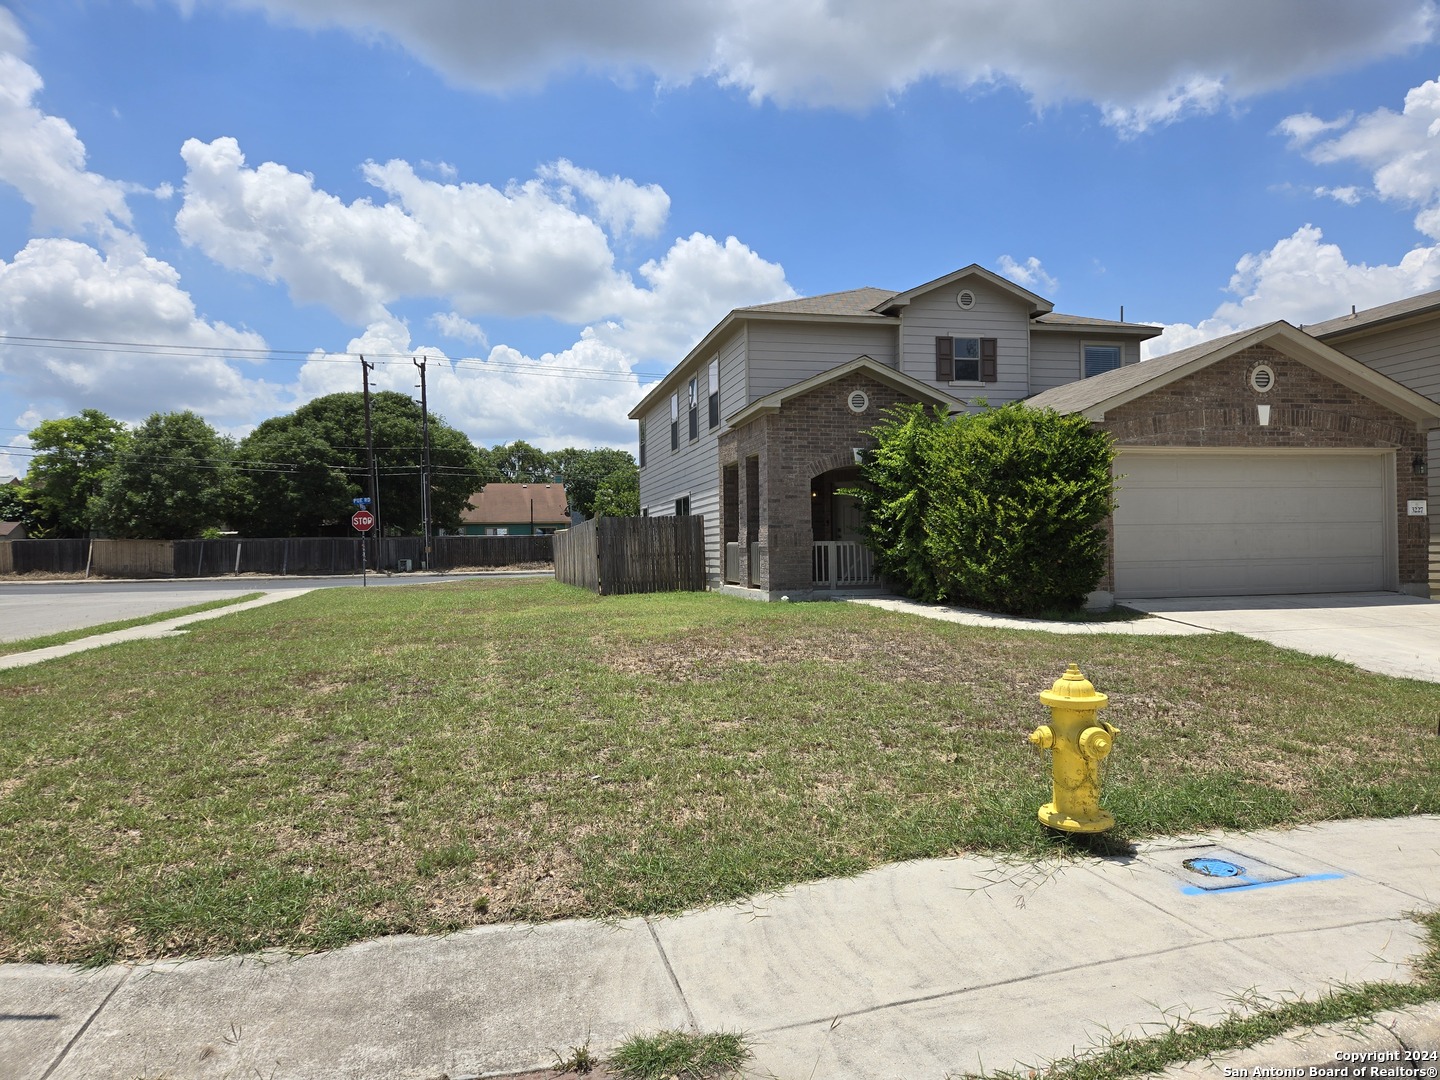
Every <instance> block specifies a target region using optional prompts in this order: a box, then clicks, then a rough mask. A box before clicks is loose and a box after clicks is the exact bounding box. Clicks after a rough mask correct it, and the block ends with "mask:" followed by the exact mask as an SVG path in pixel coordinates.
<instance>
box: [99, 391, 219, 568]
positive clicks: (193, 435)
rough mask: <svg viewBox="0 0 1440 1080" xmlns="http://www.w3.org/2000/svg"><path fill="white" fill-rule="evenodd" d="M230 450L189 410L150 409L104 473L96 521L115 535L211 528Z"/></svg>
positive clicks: (183, 533) (169, 536)
mask: <svg viewBox="0 0 1440 1080" xmlns="http://www.w3.org/2000/svg"><path fill="white" fill-rule="evenodd" d="M233 449H234V448H233V446H232V445H231V444H230V442H229V440H227V439H224V438H222V437H221V436H220V435H219V434H217V433H216V431H215V429H214V428H212V427H211V426H210V425H209V424H207V423H206V422H205V421H204V420H203V419H201V418H200V417H199V416H197V415H195V414H194V413H193V412H190V411H189V410H186V411H184V412H170V413H153V414H152V415H151V416H150V418H149V419H148V420H146V421H145V422H144V423H143V424H141V425H140V427H139V428H137V429H136V430H135V433H134V435H133V436H132V437H131V439H130V440H129V443H128V444H127V446H126V447H125V450H124V451H123V452H122V453H121V454H120V455H119V456H118V458H117V460H116V462H115V465H114V467H113V468H112V469H111V470H110V473H109V475H108V476H107V477H106V479H105V485H104V487H103V488H102V489H101V492H100V495H99V498H98V508H99V509H98V518H99V520H100V521H101V523H102V524H103V525H104V527H105V528H106V529H108V530H109V532H110V533H112V534H113V535H115V536H117V537H121V538H147V539H156V540H184V539H189V538H192V537H196V536H199V535H200V534H201V532H203V531H204V530H205V529H209V528H214V527H216V526H217V525H219V524H221V523H222V522H223V521H224V519H225V501H224V494H225V487H226V478H227V473H228V469H229V464H230V456H231V454H232V452H233Z"/></svg>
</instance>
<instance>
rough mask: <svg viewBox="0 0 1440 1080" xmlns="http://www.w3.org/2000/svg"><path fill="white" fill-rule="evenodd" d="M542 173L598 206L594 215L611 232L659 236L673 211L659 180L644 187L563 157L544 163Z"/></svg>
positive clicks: (563, 187) (565, 191)
mask: <svg viewBox="0 0 1440 1080" xmlns="http://www.w3.org/2000/svg"><path fill="white" fill-rule="evenodd" d="M539 172H540V176H541V177H543V178H544V179H546V180H551V181H554V182H555V183H557V184H559V185H561V191H562V193H564V194H565V195H568V194H569V192H571V191H574V192H576V193H578V194H580V195H581V196H583V197H584V198H585V199H586V200H588V201H589V202H590V204H591V205H592V206H593V207H594V208H595V216H596V218H597V219H599V221H600V223H601V224H602V225H604V226H605V228H606V229H607V230H609V232H610V235H611V236H615V237H622V236H625V235H627V234H634V235H635V236H658V235H659V234H660V230H661V228H663V227H664V225H665V219H666V218H667V217H668V216H669V214H670V196H669V195H667V194H666V193H665V189H664V188H662V187H661V186H660V185H659V184H646V185H644V186H643V187H642V186H641V185H639V184H637V183H635V181H634V180H629V179H627V178H625V177H623V176H601V175H600V174H599V173H598V172H595V171H594V170H593V169H582V168H580V167H579V166H578V165H574V164H572V163H571V162H569V161H566V160H565V159H564V158H561V159H560V160H559V161H556V162H554V163H552V164H550V165H545V166H542V167H541V169H540V170H539Z"/></svg>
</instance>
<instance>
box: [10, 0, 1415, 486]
mask: <svg viewBox="0 0 1440 1080" xmlns="http://www.w3.org/2000/svg"><path fill="white" fill-rule="evenodd" d="M1437 34H1440V16H1437V12H1436V9H1435V5H1434V4H1433V3H1431V2H1428V0H1424V2H1422V0H1367V3H1365V4H1355V3H1353V2H1352V0H1267V2H1266V3H1265V4H1255V3H1254V2H1253V0H1209V2H1207V3H1206V4H1203V5H1202V4H1176V5H1155V4H1153V3H1152V2H1150V0H1093V2H1091V3H1087V4H1083V5H1082V4H1073V3H1063V2H1060V0H888V2H886V3H884V4H881V3H864V2H858V0H857V2H850V3H844V2H841V0H765V2H764V3H760V2H758V0H689V2H686V0H630V2H627V3H626V4H624V5H605V4H596V3H593V2H592V0H554V2H551V3H545V4H541V3H534V2H532V0H503V2H501V0H409V2H407V3H406V4H403V5H402V4H394V3H390V2H388V0H12V2H9V3H4V2H3V0H0V474H3V473H9V472H15V473H23V472H24V470H25V467H26V464H27V461H28V455H27V453H26V450H25V445H26V443H25V438H24V436H25V432H26V431H28V430H29V429H30V428H32V427H33V426H34V425H35V424H36V423H38V422H39V421H40V420H43V419H47V418H51V417H57V416H65V415H70V414H73V413H75V412H78V411H79V410H80V409H82V408H87V407H90V408H98V409H101V410H103V411H106V412H108V413H110V414H112V415H114V416H117V417H120V418H121V419H124V420H126V421H130V422H138V421H140V420H143V419H144V418H145V416H146V415H148V414H149V413H151V412H153V411H157V410H168V409H180V408H190V409H193V410H195V411H196V412H198V413H200V414H201V415H203V416H205V417H206V418H207V419H208V420H210V421H211V423H213V424H214V425H215V426H216V427H218V428H220V429H221V430H222V431H225V432H228V433H230V434H234V435H237V436H238V435H243V434H244V433H245V432H247V431H248V430H249V429H250V428H251V427H253V426H254V425H255V424H256V423H258V422H259V421H260V420H262V419H264V418H265V417H267V416H272V415H276V414H277V413H283V412H288V411H291V410H292V409H294V408H295V407H297V406H298V405H300V404H302V403H303V402H305V401H306V400H309V399H310V398H312V397H314V396H317V395H319V394H322V393H329V392H332V391H335V390H351V389H358V388H359V383H360V368H359V361H358V359H355V355H354V354H359V353H363V354H365V355H366V356H367V357H368V358H370V359H372V360H375V361H376V362H377V363H378V365H379V366H378V369H377V372H376V382H377V385H379V386H380V387H382V388H390V389H398V390H402V391H404V392H408V393H415V394H417V395H418V391H417V390H415V389H414V384H415V383H416V381H417V379H416V372H415V368H414V367H413V366H412V363H411V360H410V357H412V356H421V355H424V356H428V357H429V359H428V360H427V364H428V372H429V399H430V403H431V406H432V408H433V409H435V411H436V412H438V413H440V414H441V415H443V416H444V417H445V418H446V419H447V420H448V421H449V422H451V423H453V424H455V425H456V426H458V427H460V428H462V429H463V430H465V431H466V432H467V433H468V434H469V435H470V436H471V438H473V439H474V440H475V441H476V442H477V443H480V444H482V445H493V444H495V443H499V442H508V441H511V440H513V439H517V438H524V439H527V440H529V441H531V442H534V443H537V444H538V445H541V446H544V447H546V448H550V449H553V448H558V447H562V446H582V447H586V446H599V445H613V446H625V447H633V438H634V427H633V424H632V423H630V422H629V421H628V420H626V419H625V414H626V412H627V411H628V409H629V408H630V407H631V406H632V405H633V404H634V402H635V401H637V400H638V399H639V397H640V396H641V394H642V393H643V392H644V387H645V385H647V383H648V382H649V381H651V380H653V379H654V378H655V377H656V376H657V375H659V374H663V373H664V372H665V371H667V370H669V368H670V367H671V366H673V365H674V364H675V363H676V362H678V361H679V360H680V359H681V358H682V357H683V356H684V355H685V352H686V351H687V350H688V348H689V347H690V346H691V345H693V343H694V342H695V341H697V340H698V339H699V338H700V337H701V336H702V335H703V334H704V333H705V331H706V330H708V329H709V328H710V327H711V326H712V325H713V324H714V323H715V322H716V321H718V320H719V319H720V318H721V317H723V315H724V314H725V313H726V311H728V310H729V309H730V308H732V307H736V306H739V305H743V304H751V303H762V302H766V301H770V300H776V299H783V298H785V297H788V296H792V295H797V294H798V295H813V294H816V293H822V292H829V291H835V290H840V289H849V288H856V287H859V286H863V285H871V286H879V287H884V288H892V289H897V290H899V289H905V288H909V287H912V286H914V285H917V284H920V283H922V282H924V281H927V280H930V279H932V278H935V277H939V276H941V275H943V274H945V273H948V272H949V271H951V270H954V269H956V268H958V267H960V266H964V265H966V264H968V263H971V262H978V263H980V264H982V265H984V266H987V267H989V268H991V269H994V270H996V271H997V272H1000V273H1003V274H1006V275H1008V276H1010V277H1012V278H1014V279H1015V280H1017V281H1019V282H1020V283H1021V284H1024V285H1026V286H1027V287H1028V288H1031V289H1033V290H1034V291H1036V292H1039V293H1041V294H1042V295H1044V296H1047V297H1049V298H1050V299H1051V300H1053V301H1054V303H1055V305H1056V308H1057V310H1060V311H1065V312H1071V313H1075V314H1081V315H1095V316H1103V317H1116V316H1118V315H1119V312H1120V308H1121V306H1122V305H1123V306H1124V309H1125V316H1126V318H1128V319H1131V320H1136V321H1145V322H1154V323H1158V324H1163V325H1165V326H1166V327H1167V330H1166V333H1165V334H1164V335H1163V337H1162V338H1160V339H1158V349H1159V350H1160V351H1168V350H1169V349H1170V348H1175V347H1181V346H1183V345H1188V344H1192V343H1193V342H1195V341H1197V340H1201V339H1202V338H1204V337H1207V336H1215V335H1217V334H1221V333H1226V332H1229V331H1230V330H1232V329H1235V328H1238V327H1240V326H1248V325H1253V324H1256V323H1260V322H1265V321H1269V320H1271V319H1276V318H1286V319H1289V320H1290V321H1292V322H1295V323H1305V322H1313V321H1316V320H1319V319H1323V318H1327V317H1331V316H1334V315H1337V314H1341V313H1343V312H1344V311H1348V310H1349V307H1350V305H1351V304H1355V305H1357V306H1359V307H1361V308H1364V307H1369V306H1373V305H1375V304H1379V303H1384V302H1386V301H1389V300H1393V299H1396V298H1399V297H1402V296H1406V295H1410V294H1413V293H1417V292H1423V291H1428V290H1431V289H1436V288H1440V83H1437V79H1440V48H1437V44H1436V38H1437ZM1432 127H1433V130H1432Z"/></svg>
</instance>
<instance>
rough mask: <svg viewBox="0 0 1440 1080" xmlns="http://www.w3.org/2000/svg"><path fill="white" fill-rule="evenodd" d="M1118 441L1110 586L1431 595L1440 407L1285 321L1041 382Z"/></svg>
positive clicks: (1058, 404) (1164, 592) (1147, 593)
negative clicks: (1430, 509)
mask: <svg viewBox="0 0 1440 1080" xmlns="http://www.w3.org/2000/svg"><path fill="white" fill-rule="evenodd" d="M1028 404H1030V405H1032V406H1034V407H1036V408H1053V409H1055V410H1057V411H1058V412H1063V413H1083V414H1084V415H1085V416H1086V417H1088V418H1089V419H1090V420H1091V421H1092V422H1093V423H1094V424H1095V425H1096V426H1097V427H1099V428H1101V429H1103V430H1105V431H1107V432H1109V433H1110V435H1111V436H1112V437H1113V438H1114V440H1115V445H1116V450H1117V453H1116V457H1115V466H1114V472H1115V477H1116V509H1115V514H1114V517H1113V518H1112V522H1111V524H1112V528H1111V529H1110V538H1111V544H1110V547H1111V559H1110V565H1109V570H1108V572H1107V574H1106V577H1105V579H1104V580H1103V581H1102V582H1101V584H1100V594H1099V595H1097V596H1095V597H1092V603H1102V602H1104V601H1107V600H1109V599H1110V598H1112V597H1113V598H1116V599H1125V598H1131V597H1134V598H1138V597H1154V596H1206V595H1245V594H1253V593H1304V592H1353V591H1369V590H1387V591H1399V592H1405V593H1411V594H1413V595H1417V596H1428V595H1429V590H1428V578H1429V572H1428V565H1427V564H1428V548H1429V522H1428V520H1427V518H1426V516H1425V513H1426V507H1425V499H1426V475H1425V474H1426V464H1425V445H1426V433H1427V432H1428V431H1429V430H1431V429H1432V428H1434V427H1435V426H1436V425H1437V424H1440V405H1437V404H1436V403H1435V402H1433V401H1431V400H1430V399H1429V398H1426V397H1424V396H1423V395H1421V394H1418V393H1416V392H1415V391H1413V390H1411V389H1409V388H1407V387H1405V386H1403V385H1401V384H1400V383H1398V382H1396V381H1395V380H1393V379H1390V378H1388V377H1386V376H1384V375H1382V374H1380V373H1379V372H1377V371H1376V370H1374V369H1373V368H1371V367H1367V366H1366V365H1365V364H1362V363H1360V362H1359V361H1358V360H1356V359H1354V358H1353V357H1351V356H1347V355H1345V354H1344V353H1342V352H1340V351H1339V350H1337V349H1335V348H1333V347H1331V346H1330V345H1328V344H1326V343H1325V342H1323V341H1319V340H1317V339H1316V338H1315V337H1312V336H1311V335H1310V334H1307V333H1305V332H1303V331H1301V330H1299V329H1297V328H1296V327H1293V326H1291V325H1290V324H1289V323H1285V322H1275V323H1271V324H1269V325H1268V326H1261V327H1257V328H1255V329H1253V330H1246V331H1242V332H1240V333H1237V334H1231V335H1229V336H1228V337H1223V338H1218V339H1216V340H1214V341H1207V342H1205V343H1203V344H1201V345H1196V346H1194V347H1193V348H1189V349H1183V350H1181V351H1179V352H1176V353H1171V354H1169V355H1167V356H1161V357H1157V358H1155V359H1153V360H1147V361H1146V362H1145V363H1143V364H1140V365H1138V366H1136V367H1133V368H1127V369H1125V370H1122V371H1112V372H1109V373H1108V374H1105V375H1101V376H1098V377H1096V378H1093V379H1086V380H1084V381H1082V382H1077V383H1072V384H1070V385H1068V386H1061V387H1056V388H1054V389H1052V390H1048V391H1045V392H1044V393H1041V394H1038V395H1036V396H1035V397H1034V398H1032V399H1031V400H1030V401H1029V402H1028Z"/></svg>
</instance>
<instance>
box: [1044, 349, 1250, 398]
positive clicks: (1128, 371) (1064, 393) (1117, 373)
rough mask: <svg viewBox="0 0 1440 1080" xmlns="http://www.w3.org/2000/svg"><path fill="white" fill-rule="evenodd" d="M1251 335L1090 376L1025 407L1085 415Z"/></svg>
mask: <svg viewBox="0 0 1440 1080" xmlns="http://www.w3.org/2000/svg"><path fill="white" fill-rule="evenodd" d="M1253 333H1255V330H1254V329H1250V330H1241V331H1239V332H1238V333H1234V334H1227V335H1226V336H1225V337H1220V338H1214V339H1213V340H1211V341H1202V342H1201V343H1200V344H1199V345H1192V346H1190V348H1188V349H1181V350H1180V351H1179V352H1173V353H1167V354H1166V355H1165V356H1157V357H1156V358H1155V359H1153V360H1146V361H1143V362H1142V363H1139V364H1131V365H1130V366H1129V367H1122V368H1116V369H1115V370H1114V371H1107V372H1105V374H1103V375H1092V376H1091V377H1090V378H1088V379H1081V380H1080V381H1079V382H1073V383H1066V384H1065V385H1064V386H1057V387H1055V388H1054V389H1052V390H1046V391H1044V392H1043V393H1040V394H1036V395H1035V396H1034V397H1032V398H1027V399H1026V400H1025V404H1026V405H1029V406H1031V407H1032V408H1036V409H1054V410H1055V411H1056V412H1061V413H1074V412H1084V411H1085V410H1086V409H1091V408H1094V407H1095V406H1096V405H1098V404H1099V403H1100V402H1102V401H1106V400H1108V399H1110V398H1112V397H1114V396H1116V395H1117V394H1123V393H1125V392H1126V391H1127V390H1133V389H1135V388H1136V387H1137V386H1143V385H1144V384H1145V383H1147V382H1150V381H1151V380H1152V379H1157V378H1159V377H1161V376H1162V375H1166V374H1168V373H1170V372H1172V371H1174V370H1175V369H1176V368H1180V367H1184V366H1185V365H1186V364H1188V363H1189V362H1190V361H1192V360H1195V359H1197V358H1199V357H1202V356H1208V355H1210V354H1211V353H1213V352H1219V351H1220V350H1222V349H1225V348H1227V347H1228V346H1229V345H1231V344H1233V343H1234V342H1236V341H1239V340H1240V339H1241V338H1244V337H1249V336H1250V335H1251V334H1253Z"/></svg>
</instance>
